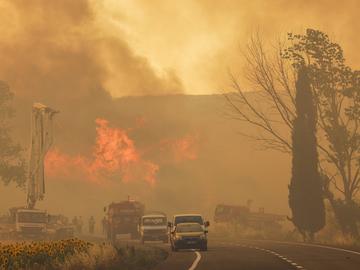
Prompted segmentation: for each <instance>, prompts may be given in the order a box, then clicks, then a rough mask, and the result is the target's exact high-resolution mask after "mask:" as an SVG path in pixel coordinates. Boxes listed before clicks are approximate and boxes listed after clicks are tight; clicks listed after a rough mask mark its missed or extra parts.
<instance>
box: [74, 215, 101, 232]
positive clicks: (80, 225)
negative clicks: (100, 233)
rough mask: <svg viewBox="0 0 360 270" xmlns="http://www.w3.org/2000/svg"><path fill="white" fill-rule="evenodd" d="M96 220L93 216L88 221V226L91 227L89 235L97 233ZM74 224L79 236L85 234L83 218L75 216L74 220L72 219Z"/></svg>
mask: <svg viewBox="0 0 360 270" xmlns="http://www.w3.org/2000/svg"><path fill="white" fill-rule="evenodd" d="M95 223H96V222H95V218H94V217H93V216H91V217H90V218H89V221H88V225H89V233H90V234H94V232H95ZM72 224H73V226H74V227H75V232H76V233H77V234H82V232H83V225H84V223H83V219H82V217H81V216H79V217H77V216H75V217H74V218H73V219H72Z"/></svg>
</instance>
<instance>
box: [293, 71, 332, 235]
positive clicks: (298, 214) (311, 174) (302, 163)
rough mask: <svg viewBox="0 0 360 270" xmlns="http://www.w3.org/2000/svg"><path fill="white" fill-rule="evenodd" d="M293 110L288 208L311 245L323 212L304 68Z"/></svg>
mask: <svg viewBox="0 0 360 270" xmlns="http://www.w3.org/2000/svg"><path fill="white" fill-rule="evenodd" d="M295 108H296V114H297V116H296V118H295V119H294V121H293V131H292V154H293V155H292V177H291V182H290V185H289V205H290V208H291V210H292V218H291V220H292V222H293V223H294V225H295V226H296V227H297V228H298V230H299V231H300V233H301V234H302V235H303V238H304V240H305V241H306V240H311V241H312V240H313V239H314V234H315V233H316V232H318V231H319V230H321V229H322V228H323V227H324V225H325V209H324V201H323V192H322V183H321V182H322V181H321V176H320V173H319V170H318V163H319V160H318V153H317V142H316V107H315V104H314V101H313V95H312V91H311V86H310V81H309V78H308V75H307V71H306V68H305V67H301V68H300V69H299V72H298V79H297V82H296V95H295Z"/></svg>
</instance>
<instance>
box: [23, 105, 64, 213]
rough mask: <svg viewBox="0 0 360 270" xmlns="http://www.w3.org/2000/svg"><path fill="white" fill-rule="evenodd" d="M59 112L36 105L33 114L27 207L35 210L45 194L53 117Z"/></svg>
mask: <svg viewBox="0 0 360 270" xmlns="http://www.w3.org/2000/svg"><path fill="white" fill-rule="evenodd" d="M56 113H58V112H57V111H55V110H53V109H51V108H49V107H47V106H45V105H43V104H40V103H34V104H33V107H32V114H31V144H30V158H29V168H28V170H29V171H28V183H27V207H28V208H29V209H33V208H34V207H35V204H36V202H37V201H38V200H42V199H43V198H44V194H45V175H44V159H45V156H46V153H47V152H48V150H49V149H50V147H51V145H52V143H53V117H54V115H55V114H56Z"/></svg>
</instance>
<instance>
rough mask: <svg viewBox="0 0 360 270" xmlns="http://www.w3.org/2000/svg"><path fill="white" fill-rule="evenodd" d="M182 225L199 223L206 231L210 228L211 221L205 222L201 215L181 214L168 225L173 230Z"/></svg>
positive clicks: (175, 216)
mask: <svg viewBox="0 0 360 270" xmlns="http://www.w3.org/2000/svg"><path fill="white" fill-rule="evenodd" d="M180 223H198V224H200V225H201V226H202V227H203V228H204V229H205V228H207V227H209V226H210V222H209V221H204V218H203V217H202V215H200V214H179V215H174V217H173V221H172V222H169V223H168V226H169V227H171V228H173V229H174V228H176V226H177V225H178V224H180Z"/></svg>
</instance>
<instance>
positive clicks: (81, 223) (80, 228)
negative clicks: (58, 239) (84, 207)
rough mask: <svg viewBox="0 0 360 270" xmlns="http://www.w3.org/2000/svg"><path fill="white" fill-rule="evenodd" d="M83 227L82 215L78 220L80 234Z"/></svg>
mask: <svg viewBox="0 0 360 270" xmlns="http://www.w3.org/2000/svg"><path fill="white" fill-rule="evenodd" d="M82 227H83V220H82V217H81V216H80V217H79V220H78V233H79V234H81V233H82Z"/></svg>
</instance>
